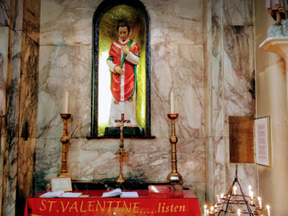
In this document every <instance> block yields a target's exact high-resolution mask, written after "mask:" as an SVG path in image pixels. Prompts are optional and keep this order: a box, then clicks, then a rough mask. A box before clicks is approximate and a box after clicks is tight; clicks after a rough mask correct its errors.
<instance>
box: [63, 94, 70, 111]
mask: <svg viewBox="0 0 288 216" xmlns="http://www.w3.org/2000/svg"><path fill="white" fill-rule="evenodd" d="M63 113H69V92H65V96H64V108H63Z"/></svg>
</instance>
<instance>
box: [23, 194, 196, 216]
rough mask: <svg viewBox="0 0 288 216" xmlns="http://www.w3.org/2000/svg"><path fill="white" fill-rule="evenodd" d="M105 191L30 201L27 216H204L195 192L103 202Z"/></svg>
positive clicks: (149, 195) (143, 195)
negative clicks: (78, 196) (80, 195)
mask: <svg viewBox="0 0 288 216" xmlns="http://www.w3.org/2000/svg"><path fill="white" fill-rule="evenodd" d="M103 192H105V191H84V192H83V194H86V195H89V197H83V198H82V197H80V198H39V197H31V198H28V199H27V203H26V208H25V214H24V216H29V215H41V216H45V215H56V216H58V215H59V216H60V215H61V216H64V215H81V216H88V215H89V216H91V215H97V216H99V215H100V216H108V215H109V216H110V215H113V216H115V215H125V216H135V215H159V216H162V215H163V216H170V215H171V216H172V215H181V216H200V215H201V214H200V209H199V203H198V199H197V197H196V196H195V195H194V194H193V193H192V192H191V191H183V192H182V193H181V192H176V193H175V192H172V193H171V192H170V194H154V195H151V194H149V193H148V192H147V191H137V192H138V194H139V198H101V195H102V193H103Z"/></svg>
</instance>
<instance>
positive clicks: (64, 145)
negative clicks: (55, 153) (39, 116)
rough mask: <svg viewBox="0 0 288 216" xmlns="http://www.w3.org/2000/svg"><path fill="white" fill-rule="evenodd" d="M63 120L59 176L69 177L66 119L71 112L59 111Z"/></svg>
mask: <svg viewBox="0 0 288 216" xmlns="http://www.w3.org/2000/svg"><path fill="white" fill-rule="evenodd" d="M60 116H61V118H62V120H63V135H62V137H61V139H60V140H61V142H62V161H61V173H60V174H59V177H70V174H69V173H68V165H67V164H68V144H69V136H68V126H67V122H68V119H69V118H70V117H71V114H68V113H61V114H60Z"/></svg>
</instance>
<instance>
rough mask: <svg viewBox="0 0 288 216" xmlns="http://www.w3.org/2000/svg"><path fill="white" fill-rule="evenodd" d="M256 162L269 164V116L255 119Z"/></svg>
mask: <svg viewBox="0 0 288 216" xmlns="http://www.w3.org/2000/svg"><path fill="white" fill-rule="evenodd" d="M254 130H255V143H256V163H257V164H259V165H263V166H268V167H270V166H271V140H270V135H271V134H270V118H269V116H268V117H263V118H258V119H255V128H254Z"/></svg>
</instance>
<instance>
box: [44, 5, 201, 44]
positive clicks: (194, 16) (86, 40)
mask: <svg viewBox="0 0 288 216" xmlns="http://www.w3.org/2000/svg"><path fill="white" fill-rule="evenodd" d="M68 2H69V3H68ZM100 2H101V1H100V0H99V1H97V2H95V1H85V3H84V2H81V1H79V2H77V3H76V2H73V3H72V4H70V1H47V0H44V1H42V2H41V3H42V4H41V11H42V13H41V36H40V38H41V39H40V41H41V45H48V44H58V45H61V44H69V45H72V44H90V43H91V40H92V37H91V36H92V17H93V14H94V11H95V10H96V8H97V6H98V5H99V3H100ZM142 2H143V4H144V5H145V7H146V8H147V10H148V11H149V14H150V16H151V19H153V20H154V22H153V23H151V36H152V37H151V38H152V39H151V43H152V44H154V43H158V42H164V41H165V42H166V43H170V44H194V43H196V44H201V43H202V36H203V32H202V25H203V19H202V12H201V11H202V10H203V4H202V2H201V1H200V0H193V1H192V2H191V1H189V0H185V1H180V0H178V1H172V0H170V1H169V2H167V1H164V0H161V1H157V2H155V1H151V0H146V1H142ZM80 8H81V9H80ZM156 8H157V9H156ZM180 11H181V12H180ZM171 17H173V19H171ZM67 23H71V25H67ZM191 26H193V28H191ZM160 29H161V30H160Z"/></svg>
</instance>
